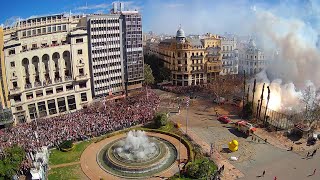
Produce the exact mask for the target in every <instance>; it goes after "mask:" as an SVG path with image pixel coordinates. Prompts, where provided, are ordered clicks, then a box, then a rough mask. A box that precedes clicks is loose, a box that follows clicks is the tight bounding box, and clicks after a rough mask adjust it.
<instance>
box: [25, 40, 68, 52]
mask: <svg viewBox="0 0 320 180" xmlns="http://www.w3.org/2000/svg"><path fill="white" fill-rule="evenodd" d="M67 44H70V43H66V42H64V43H56V44H50V45H48V44H45V45H41V46H40V47H32V48H30V49H23V50H21V51H20V52H21V53H22V52H27V51H33V50H37V49H45V48H50V47H57V46H63V45H67Z"/></svg>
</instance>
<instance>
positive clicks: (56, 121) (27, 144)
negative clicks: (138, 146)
mask: <svg viewBox="0 0 320 180" xmlns="http://www.w3.org/2000/svg"><path fill="white" fill-rule="evenodd" d="M159 103H160V99H159V97H158V96H157V95H156V94H155V93H154V92H152V91H150V90H148V93H146V92H145V91H144V92H141V93H139V94H137V95H135V96H132V97H129V98H125V99H121V100H119V101H117V102H114V101H106V100H102V101H99V102H95V103H92V104H91V105H89V106H88V107H87V108H85V109H82V110H79V111H76V112H74V113H69V114H64V115H60V116H57V117H53V118H46V119H37V120H36V121H32V122H30V123H24V124H19V125H17V126H15V127H11V128H5V129H2V130H0V134H1V136H0V153H1V151H3V149H4V148H6V147H10V146H12V145H13V144H18V145H19V146H22V147H23V148H24V149H25V150H26V151H27V152H34V151H37V150H38V149H39V148H40V147H42V146H48V147H53V146H57V145H59V144H60V143H61V142H63V141H64V140H67V139H68V140H75V141H77V140H84V139H87V138H91V137H97V136H100V135H102V134H106V133H108V132H112V131H117V130H120V129H123V128H127V127H130V126H134V125H137V124H141V123H146V122H147V121H149V120H151V119H152V118H153V116H154V114H155V111H156V109H157V108H158V105H159Z"/></svg>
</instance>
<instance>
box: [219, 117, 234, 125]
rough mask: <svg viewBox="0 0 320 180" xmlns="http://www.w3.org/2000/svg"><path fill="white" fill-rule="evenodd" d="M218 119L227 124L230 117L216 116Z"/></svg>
mask: <svg viewBox="0 0 320 180" xmlns="http://www.w3.org/2000/svg"><path fill="white" fill-rule="evenodd" d="M218 121H220V122H223V123H226V124H228V123H230V122H231V120H230V118H229V117H228V116H220V117H219V118H218Z"/></svg>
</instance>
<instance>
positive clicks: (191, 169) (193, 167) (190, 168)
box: [186, 162, 201, 179]
mask: <svg viewBox="0 0 320 180" xmlns="http://www.w3.org/2000/svg"><path fill="white" fill-rule="evenodd" d="M200 169H201V168H200ZM198 171H199V166H198V164H196V163H192V162H190V163H189V164H188V165H187V172H186V174H187V176H188V177H190V178H195V179H197V178H198Z"/></svg>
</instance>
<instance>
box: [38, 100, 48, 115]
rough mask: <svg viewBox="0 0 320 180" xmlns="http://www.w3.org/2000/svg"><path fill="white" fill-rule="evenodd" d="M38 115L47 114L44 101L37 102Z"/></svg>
mask: <svg viewBox="0 0 320 180" xmlns="http://www.w3.org/2000/svg"><path fill="white" fill-rule="evenodd" d="M37 104H38V111H39V117H44V116H47V108H46V104H45V102H44V101H42V102H38V103H37Z"/></svg>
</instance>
